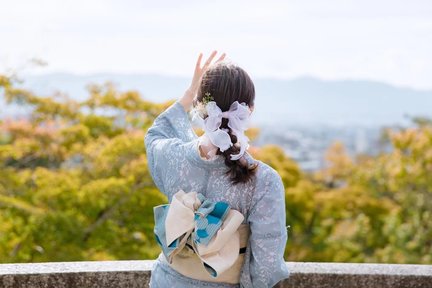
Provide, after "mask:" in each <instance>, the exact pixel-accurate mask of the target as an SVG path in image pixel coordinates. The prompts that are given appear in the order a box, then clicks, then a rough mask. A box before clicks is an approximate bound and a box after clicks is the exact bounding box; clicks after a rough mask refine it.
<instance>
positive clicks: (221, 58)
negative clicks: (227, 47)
mask: <svg viewBox="0 0 432 288" xmlns="http://www.w3.org/2000/svg"><path fill="white" fill-rule="evenodd" d="M225 56H226V54H225V53H223V54H222V56H220V57H219V59H218V60H216V62H215V63H218V62H220V61H222V60H223V59H224V58H225Z"/></svg>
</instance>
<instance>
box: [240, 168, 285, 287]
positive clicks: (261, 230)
mask: <svg viewBox="0 0 432 288" xmlns="http://www.w3.org/2000/svg"><path fill="white" fill-rule="evenodd" d="M269 172H270V174H267V176H266V177H265V178H266V179H265V183H264V188H263V189H262V190H261V191H260V192H258V193H257V197H258V199H257V200H256V202H255V204H254V206H253V207H252V208H251V211H250V214H249V217H248V219H249V220H248V221H249V225H250V228H251V234H250V238H249V244H250V250H251V254H250V265H249V269H246V270H244V271H247V270H249V273H250V281H251V282H252V287H254V288H264V287H265V288H267V287H273V286H274V285H276V284H277V283H278V282H279V281H280V280H282V279H285V278H288V277H289V271H288V268H287V266H286V264H285V260H284V251H285V246H286V242H287V239H288V233H287V230H286V212H285V189H284V185H283V182H282V179H281V177H280V176H279V174H278V173H277V172H276V170H273V169H272V170H270V171H269ZM246 278H247V277H246ZM248 282H249V281H248Z"/></svg>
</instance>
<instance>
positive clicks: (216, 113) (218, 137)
mask: <svg viewBox="0 0 432 288" xmlns="http://www.w3.org/2000/svg"><path fill="white" fill-rule="evenodd" d="M206 95H207V93H206ZM207 96H208V95H207ZM207 100H209V99H207ZM205 102H206V104H205V106H204V103H201V102H200V103H199V104H198V105H197V106H196V107H195V108H194V109H192V111H191V114H192V122H193V123H194V124H196V125H197V126H199V127H201V128H202V129H203V130H204V133H205V134H206V135H207V136H208V138H209V140H210V141H211V142H212V143H213V145H215V146H217V147H219V149H220V150H221V151H222V152H224V151H225V150H227V149H228V148H230V147H231V146H233V145H234V144H233V143H232V142H231V137H230V136H229V134H228V131H229V130H228V129H226V128H223V129H220V128H219V127H220V125H221V124H222V118H227V119H228V127H230V128H231V131H232V134H233V135H235V136H236V137H237V141H238V142H240V152H239V153H238V154H231V160H238V159H240V158H241V157H242V156H243V154H244V153H245V151H246V150H247V149H248V148H249V143H248V142H249V138H248V137H247V136H246V135H245V134H244V131H245V130H247V129H248V128H249V124H250V114H251V111H250V110H249V106H248V105H247V104H246V103H244V102H243V103H241V104H240V103H239V102H238V101H235V102H233V103H232V104H231V106H230V109H229V110H228V111H225V112H222V110H221V109H220V108H219V107H218V106H217V105H216V102H215V101H205ZM205 116H207V118H205V119H204V117H205Z"/></svg>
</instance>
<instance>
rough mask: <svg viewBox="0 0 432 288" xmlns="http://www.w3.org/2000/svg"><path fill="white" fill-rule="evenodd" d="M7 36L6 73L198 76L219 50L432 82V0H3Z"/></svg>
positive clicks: (331, 74) (266, 69) (289, 65)
mask: <svg viewBox="0 0 432 288" xmlns="http://www.w3.org/2000/svg"><path fill="white" fill-rule="evenodd" d="M0 39H1V40H0V41H1V42H0V72H3V71H4V70H5V69H6V68H16V67H19V66H20V65H22V64H23V63H24V62H25V61H26V60H27V59H30V58H32V57H37V58H41V59H43V60H45V61H47V63H48V66H47V67H44V68H43V69H36V70H32V71H33V72H35V73H36V72H37V73H40V72H43V73H45V72H53V71H62V72H73V73H78V74H87V73H95V72H113V73H146V72H154V73H163V74H174V75H183V76H191V74H192V72H193V66H194V64H195V61H196V58H197V56H198V53H199V52H200V51H202V52H204V55H205V56H207V55H208V54H209V53H210V52H211V50H212V49H216V50H218V51H221V52H222V51H223V52H226V53H227V54H228V57H229V58H230V59H231V60H232V61H234V62H235V63H237V64H239V65H241V66H242V67H243V68H245V69H246V70H247V71H248V72H249V74H250V75H251V76H252V77H261V76H269V77H278V78H293V77H299V76H314V77H319V78H322V79H368V80H376V81H383V82H386V83H391V84H394V85H397V86H410V87H413V88H418V89H431V88H432V1H431V0H357V1H352V0H327V1H322V0H321V1H320V0H315V1H311V0H299V1H292V0H291V1H273V0H270V1H255V0H247V1H232V0H224V1H203V0H201V1H198V0H197V1H191V0H182V1H144V0H118V1H114V0H103V1H102V0H73V1H70V0H61V1H59V0H40V1H37V0H28V1H24V0H8V1H5V0H0ZM30 72H31V71H30Z"/></svg>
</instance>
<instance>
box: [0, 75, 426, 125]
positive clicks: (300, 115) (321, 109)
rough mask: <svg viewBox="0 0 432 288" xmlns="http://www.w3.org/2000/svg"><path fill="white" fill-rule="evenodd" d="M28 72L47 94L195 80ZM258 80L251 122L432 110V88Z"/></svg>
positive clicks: (341, 121)
mask: <svg viewBox="0 0 432 288" xmlns="http://www.w3.org/2000/svg"><path fill="white" fill-rule="evenodd" d="M23 78H24V80H25V82H24V83H23V86H24V87H26V88H29V89H31V90H33V91H35V92H36V93H38V94H42V95H48V94H51V93H53V92H54V91H62V92H65V93H67V94H68V95H70V96H71V97H73V98H75V99H85V98H86V97H87V91H86V86H87V85H88V84H89V83H99V84H101V83H104V82H106V81H112V82H114V83H115V84H117V87H118V88H119V89H120V90H122V91H124V90H129V89H133V90H138V91H140V92H141V94H142V95H143V97H145V98H147V99H149V100H152V101H155V102H162V101H165V100H168V99H174V98H177V97H180V96H181V95H182V94H183V92H184V90H185V89H186V88H187V87H188V85H189V82H190V79H189V78H185V77H176V76H164V75H153V74H93V75H74V74H68V73H54V74H45V75H26V76H24V77H23ZM254 83H255V88H256V101H255V105H256V107H255V111H254V116H253V120H252V122H253V123H255V124H276V123H277V124H278V125H281V124H286V125H308V126H309V125H338V126H349V125H359V126H370V125H371V126H381V125H391V124H395V123H399V124H403V123H405V122H406V121H407V118H406V117H405V115H409V116H429V117H431V116H432V90H429V91H418V90H413V89H410V88H403V87H395V86H391V85H388V84H384V83H379V82H372V81H362V80H341V81H323V80H319V79H316V78H309V77H304V78H297V79H290V80H279V79H270V78H256V79H254ZM3 112H5V111H1V113H2V114H4V113H3ZM9 112H10V111H9ZM8 114H9V113H8Z"/></svg>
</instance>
